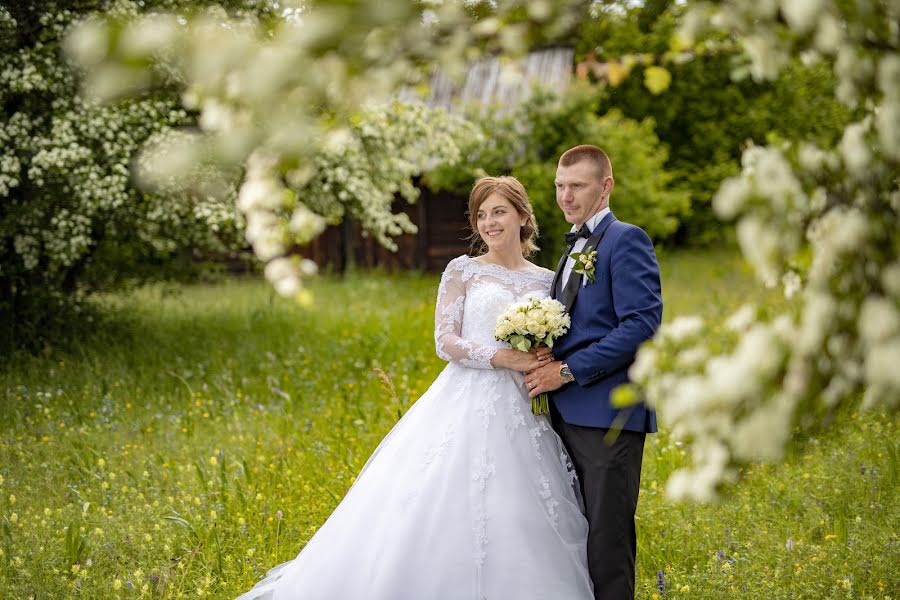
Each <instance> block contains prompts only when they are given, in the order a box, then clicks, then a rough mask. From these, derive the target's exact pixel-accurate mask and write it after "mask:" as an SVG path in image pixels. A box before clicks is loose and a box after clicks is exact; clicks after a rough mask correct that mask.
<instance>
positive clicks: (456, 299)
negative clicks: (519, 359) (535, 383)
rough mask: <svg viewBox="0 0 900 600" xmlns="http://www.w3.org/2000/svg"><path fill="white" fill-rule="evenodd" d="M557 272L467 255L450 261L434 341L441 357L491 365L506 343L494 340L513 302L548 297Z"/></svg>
mask: <svg viewBox="0 0 900 600" xmlns="http://www.w3.org/2000/svg"><path fill="white" fill-rule="evenodd" d="M552 281H553V272H552V271H548V270H547V269H540V270H532V271H510V270H509V269H507V268H505V267H502V266H500V265H495V264H485V263H481V262H479V261H477V260H475V259H473V258H470V257H468V256H465V255H463V256H459V257H457V258H454V259H453V260H451V261H450V263H449V264H448V265H447V268H446V269H445V270H444V274H443V275H442V276H441V284H440V287H438V296H437V303H436V306H435V316H434V344H435V349H436V350H437V354H438V356H440V357H441V358H443V359H444V360H448V361H454V362H458V363H460V364H462V365H464V366H466V367H474V368H479V369H491V368H493V367H492V366H491V359H492V358H493V357H494V354H495V353H496V352H497V350H499V349H500V348H508V347H509V346H508V345H507V344H506V343H504V342H498V341H497V340H496V339H494V326H495V325H496V324H497V318H498V317H499V316H500V314H501V313H502V312H503V310H504V309H505V308H506V307H507V305H509V304H510V303H512V302H517V301H519V300H522V299H523V298H525V297H528V296H537V297H544V296H547V295H548V293H549V290H550V284H551V283H552Z"/></svg>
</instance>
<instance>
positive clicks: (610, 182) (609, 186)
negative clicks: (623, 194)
mask: <svg viewBox="0 0 900 600" xmlns="http://www.w3.org/2000/svg"><path fill="white" fill-rule="evenodd" d="M614 187H616V180H615V179H613V178H612V175H607V176H606V178H604V180H603V193H604V194H606V195H607V196H608V195H609V194H610V193H611V192H612V191H613V188H614Z"/></svg>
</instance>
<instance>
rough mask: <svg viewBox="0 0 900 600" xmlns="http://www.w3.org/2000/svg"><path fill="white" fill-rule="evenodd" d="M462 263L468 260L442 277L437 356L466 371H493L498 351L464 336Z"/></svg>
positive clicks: (455, 262) (454, 264) (457, 262)
mask: <svg viewBox="0 0 900 600" xmlns="http://www.w3.org/2000/svg"><path fill="white" fill-rule="evenodd" d="M461 260H465V259H464V258H462V257H461V258H457V259H454V260H452V261H450V264H448V265H447V269H446V270H445V271H444V274H443V275H442V276H441V285H440V286H439V287H438V296H437V303H436V305H435V309H434V346H435V349H436V350H437V355H438V356H440V357H441V358H443V359H444V360H448V361H456V362H458V363H460V364H462V365H464V366H466V367H474V368H477V369H493V368H494V367H493V366H491V359H492V358H493V357H494V354H495V353H496V352H497V348H493V347H491V346H485V345H483V344H479V343H476V342H473V341H471V340H467V339H465V338H463V337H462V335H461V333H462V322H463V305H464V304H465V301H466V283H465V281H464V280H463V266H462V264H461Z"/></svg>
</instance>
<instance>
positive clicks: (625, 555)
mask: <svg viewBox="0 0 900 600" xmlns="http://www.w3.org/2000/svg"><path fill="white" fill-rule="evenodd" d="M550 417H551V420H552V422H553V428H554V429H555V430H556V432H557V433H558V434H559V437H561V438H562V440H563V443H564V444H565V445H566V448H567V450H568V451H569V457H570V458H571V459H572V464H573V465H574V466H575V471H576V472H577V473H578V480H579V483H580V484H581V493H582V496H583V497H584V505H585V516H586V517H587V521H588V541H587V558H588V570H589V571H590V575H591V580H592V581H593V582H594V598H596V600H601V599H602V600H629V599H633V598H634V561H635V556H636V555H637V536H636V534H635V528H634V513H635V510H636V509H637V501H638V490H639V488H640V482H641V459H642V458H643V454H644V438H645V437H646V434H644V433H637V432H634V431H619V432H615V431H613V432H611V436H612V435H616V434H617V433H618V435H617V437H615V441H612V442H611V443H610V442H608V441H607V440H606V439H605V438H606V436H607V432H609V430H608V429H601V428H597V427H582V426H580V425H571V424H569V423H566V422H565V421H563V420H562V417H561V416H560V414H559V412H558V411H557V410H556V407H555V406H553V403H552V402H551V403H550Z"/></svg>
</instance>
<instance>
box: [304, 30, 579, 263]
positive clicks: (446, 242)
mask: <svg viewBox="0 0 900 600" xmlns="http://www.w3.org/2000/svg"><path fill="white" fill-rule="evenodd" d="M573 58H574V50H573V49H571V48H547V49H544V50H538V51H535V52H532V53H530V54H528V55H527V56H525V57H524V58H522V59H521V60H519V61H517V62H515V63H512V64H511V65H509V64H506V65H501V62H500V61H499V60H498V59H496V58H494V59H489V60H485V61H481V62H478V63H476V64H474V65H472V67H471V68H470V69H469V71H468V73H467V75H466V79H465V81H464V82H463V84H462V85H461V86H456V85H454V84H453V82H452V81H451V80H450V79H449V78H448V77H446V76H445V75H444V74H442V73H436V74H435V75H434V76H433V77H432V80H431V85H430V89H431V93H430V95H429V97H428V98H427V99H426V100H425V102H426V104H427V105H429V106H434V107H444V108H447V109H448V110H450V111H451V112H453V111H459V110H462V107H464V106H472V105H473V104H474V105H476V106H481V107H484V108H485V109H486V108H489V107H490V108H494V109H495V110H504V109H505V110H509V109H511V108H512V107H514V106H516V105H517V104H518V103H520V102H522V101H524V100H527V99H528V97H529V96H530V95H531V92H532V89H533V87H534V86H535V85H540V86H544V87H549V88H552V89H555V90H560V89H563V88H565V87H566V85H567V84H568V83H569V81H570V79H571V77H572V65H573ZM510 66H512V68H513V69H514V71H513V75H514V76H512V77H510V76H509V73H510V71H509V70H508V69H509V68H510ZM403 96H404V94H401V97H403ZM406 96H407V98H408V99H411V98H412V96H411V95H406ZM421 192H422V193H421V196H420V197H419V200H418V201H417V202H416V203H415V204H409V203H408V202H406V201H405V200H402V199H398V200H397V202H396V203H395V205H394V210H396V211H403V212H405V213H406V214H407V215H409V217H410V219H411V220H412V222H413V223H415V224H416V226H417V227H418V229H419V232H418V234H416V235H402V236H399V237H397V238H395V242H396V243H397V251H396V252H392V251H390V250H388V249H386V248H384V247H382V246H381V245H380V244H379V243H378V242H376V241H375V240H374V239H372V238H371V237H366V236H365V235H364V234H363V231H362V228H361V227H360V225H359V224H358V223H356V222H354V221H352V220H349V219H348V220H345V221H344V222H343V223H342V224H340V225H337V226H333V227H329V228H328V229H326V230H325V232H324V233H323V234H322V235H321V236H319V237H318V238H317V239H315V240H313V241H312V242H311V243H310V244H309V245H308V246H306V247H305V248H304V249H303V254H304V255H305V256H307V257H309V258H312V259H313V260H314V261H316V263H318V264H319V265H320V266H321V267H324V268H331V269H334V270H336V271H343V270H344V269H346V268H347V267H348V266H350V265H356V266H364V267H376V266H377V267H382V268H386V269H419V270H425V271H436V272H439V271H442V270H443V269H444V267H445V266H446V265H447V262H449V261H450V259H452V258H454V257H456V256H459V255H460V254H464V253H466V252H467V251H468V249H469V239H468V238H469V233H470V231H469V225H468V220H467V215H466V208H467V206H466V205H467V203H468V198H466V197H464V196H459V195H456V194H451V193H448V192H440V193H435V192H432V191H431V190H429V189H428V188H422V189H421Z"/></svg>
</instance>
